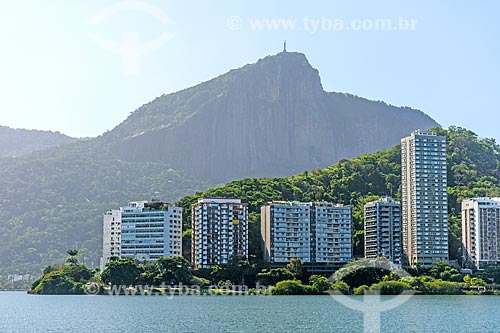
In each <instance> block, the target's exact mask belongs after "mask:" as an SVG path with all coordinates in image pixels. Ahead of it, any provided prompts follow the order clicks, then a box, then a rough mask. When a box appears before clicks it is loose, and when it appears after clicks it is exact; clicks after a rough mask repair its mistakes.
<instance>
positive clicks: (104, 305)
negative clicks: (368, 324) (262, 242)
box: [0, 292, 500, 333]
mask: <svg viewBox="0 0 500 333" xmlns="http://www.w3.org/2000/svg"><path fill="white" fill-rule="evenodd" d="M357 299H359V300H361V299H362V298H357ZM0 332H2V333H4V332H6V333H7V332H311V333H312V332H363V317H362V314H361V313H360V312H356V311H354V310H350V309H347V308H345V307H343V306H342V305H341V304H339V303H338V302H336V301H335V300H334V299H333V298H332V297H330V296H271V297H263V296H255V297H241V296H240V297H238V296H211V297H208V296H198V297H195V296H178V297H173V298H172V299H169V298H167V297H161V296H32V295H27V294H25V293H23V292H0ZM382 332H500V297H498V296H439V297H436V296H414V297H412V298H411V299H410V300H409V301H408V302H407V303H405V304H404V305H402V306H400V307H398V308H396V309H394V310H391V311H388V312H385V313H383V314H382Z"/></svg>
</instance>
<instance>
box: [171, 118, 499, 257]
mask: <svg viewBox="0 0 500 333" xmlns="http://www.w3.org/2000/svg"><path fill="white" fill-rule="evenodd" d="M435 131H436V132H438V133H439V134H441V135H446V136H447V138H448V148H447V159H448V194H449V197H448V200H449V233H450V235H449V236H450V237H449V246H450V259H458V258H459V256H460V253H461V250H460V248H461V240H460V238H461V218H460V213H461V201H462V200H463V199H465V198H468V197H480V196H500V146H499V145H498V144H496V142H495V141H494V140H493V139H480V138H479V137H478V136H477V135H476V134H475V133H473V132H471V131H469V130H466V129H463V128H459V127H451V128H450V129H448V130H444V129H435ZM400 149H401V148H400V146H399V145H398V146H396V147H394V148H392V149H388V150H384V151H380V152H377V153H375V154H370V155H363V156H360V157H357V158H353V159H350V160H342V161H340V162H339V163H337V164H335V165H332V166H330V167H328V168H325V169H322V170H315V171H312V172H303V173H300V174H298V175H296V176H293V177H290V178H262V179H243V180H239V181H234V182H231V183H229V184H227V185H226V186H223V187H217V188H212V189H209V190H207V191H205V192H199V193H196V195H193V196H189V197H185V198H183V199H182V200H181V201H180V204H181V205H182V207H183V208H184V223H185V229H186V231H185V234H186V238H187V239H186V240H185V241H184V246H185V247H188V246H189V244H190V242H189V239H188V238H189V230H187V229H189V228H190V218H191V217H190V213H191V212H190V206H191V204H193V203H194V202H196V200H197V199H198V198H200V197H236V198H241V199H242V200H243V201H244V202H247V203H249V212H250V214H249V215H250V221H249V223H250V236H249V238H250V239H249V248H250V253H251V255H252V256H257V257H260V255H261V253H260V234H259V233H260V215H259V213H260V206H261V205H263V204H264V203H266V202H268V201H272V200H300V201H323V200H326V201H332V202H337V203H342V204H345V205H351V206H352V209H353V225H354V231H353V240H354V255H355V256H357V257H361V256H363V207H364V204H365V203H366V202H368V201H370V200H373V199H376V198H377V197H379V196H382V195H390V194H391V193H392V195H393V196H394V197H395V198H396V199H398V200H399V199H400V198H401V186H400V185H401V177H400V172H401V150H400ZM184 250H185V251H184V253H185V255H186V256H188V255H189V249H187V248H185V249H184Z"/></svg>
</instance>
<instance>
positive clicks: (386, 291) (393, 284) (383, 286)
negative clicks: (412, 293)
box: [370, 281, 411, 295]
mask: <svg viewBox="0 0 500 333" xmlns="http://www.w3.org/2000/svg"><path fill="white" fill-rule="evenodd" d="M370 289H372V290H379V291H380V294H381V295H399V294H401V293H402V292H403V291H404V290H409V289H411V286H410V285H409V284H408V283H405V282H402V281H382V282H379V283H375V284H373V285H372V286H371V287H370Z"/></svg>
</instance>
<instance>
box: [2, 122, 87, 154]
mask: <svg viewBox="0 0 500 333" xmlns="http://www.w3.org/2000/svg"><path fill="white" fill-rule="evenodd" d="M76 140H77V139H75V138H72V137H69V136H67V135H64V134H61V133H59V132H50V131H37V130H25V129H14V128H10V127H6V126H0V157H19V156H23V155H28V154H30V153H32V152H34V151H38V150H43V149H46V148H51V147H57V146H61V145H64V144H68V143H71V142H75V141H76Z"/></svg>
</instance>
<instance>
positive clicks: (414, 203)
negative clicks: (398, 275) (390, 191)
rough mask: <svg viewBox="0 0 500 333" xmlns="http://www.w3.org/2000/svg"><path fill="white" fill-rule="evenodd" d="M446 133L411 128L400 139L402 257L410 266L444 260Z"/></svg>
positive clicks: (446, 235)
mask: <svg viewBox="0 0 500 333" xmlns="http://www.w3.org/2000/svg"><path fill="white" fill-rule="evenodd" d="M446 167H447V163H446V137H444V136H438V135H436V134H435V133H425V132H421V131H416V132H413V133H412V134H411V135H410V136H409V137H406V138H403V139H402V140H401V173H402V179H401V182H402V227H403V257H404V259H405V263H406V264H408V265H409V266H411V267H415V266H417V265H423V266H425V267H429V266H431V265H432V263H433V262H438V261H447V260H448V259H449V256H448V197H447V173H446Z"/></svg>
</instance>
